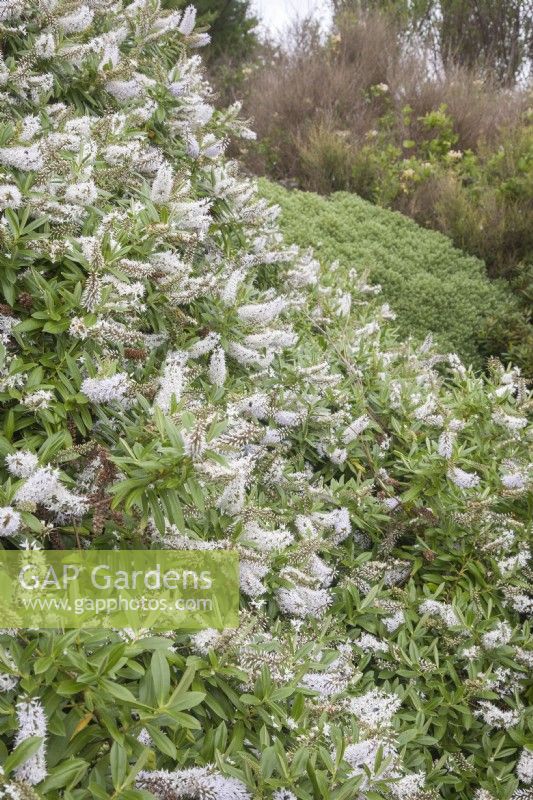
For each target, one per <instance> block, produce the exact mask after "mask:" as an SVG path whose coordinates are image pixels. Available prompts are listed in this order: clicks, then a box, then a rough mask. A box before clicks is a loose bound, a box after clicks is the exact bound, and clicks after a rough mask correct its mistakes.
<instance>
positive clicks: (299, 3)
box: [252, 0, 331, 39]
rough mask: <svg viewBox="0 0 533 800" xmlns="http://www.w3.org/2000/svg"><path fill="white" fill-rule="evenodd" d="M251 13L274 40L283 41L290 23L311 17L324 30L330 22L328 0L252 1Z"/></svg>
mask: <svg viewBox="0 0 533 800" xmlns="http://www.w3.org/2000/svg"><path fill="white" fill-rule="evenodd" d="M252 6H253V11H254V13H255V14H257V16H258V17H259V18H260V20H261V27H263V28H265V29H266V30H267V31H268V32H269V33H271V34H272V35H274V36H275V37H276V38H279V39H283V38H285V34H286V32H287V30H288V29H289V28H290V26H291V23H293V22H294V21H295V20H297V19H302V18H304V17H308V16H310V15H312V16H313V17H314V18H315V19H316V20H319V21H321V22H322V26H323V28H324V29H326V28H327V27H328V26H329V23H330V22H331V4H330V2H329V0H253V4H252Z"/></svg>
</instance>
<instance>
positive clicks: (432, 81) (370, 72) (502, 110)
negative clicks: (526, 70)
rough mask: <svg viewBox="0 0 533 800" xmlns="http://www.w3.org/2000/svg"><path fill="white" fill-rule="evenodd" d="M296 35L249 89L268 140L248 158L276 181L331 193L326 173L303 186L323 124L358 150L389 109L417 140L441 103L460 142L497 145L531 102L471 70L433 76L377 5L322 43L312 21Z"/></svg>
mask: <svg viewBox="0 0 533 800" xmlns="http://www.w3.org/2000/svg"><path fill="white" fill-rule="evenodd" d="M293 38H296V40H297V46H296V47H294V48H292V50H291V52H288V53H287V52H285V53H278V54H276V55H274V56H273V57H272V58H271V59H270V60H268V61H267V63H265V64H262V65H260V66H259V67H257V68H256V69H255V70H254V71H253V72H252V74H251V76H250V77H249V80H247V82H246V85H245V87H244V88H245V108H246V111H247V113H248V114H249V115H250V116H251V117H252V119H253V122H254V126H255V129H256V131H257V132H258V135H259V138H260V141H261V142H262V147H261V148H259V149H255V150H253V151H252V152H251V153H250V154H249V155H248V164H249V166H250V167H251V168H252V169H253V170H255V171H256V172H260V173H266V174H270V175H272V176H273V177H276V178H278V179H287V178H289V179H290V178H295V179H297V180H298V181H299V182H300V184H301V185H302V186H303V187H304V188H313V189H317V190H319V191H327V190H328V189H326V188H325V184H327V178H325V179H323V180H322V181H321V183H322V184H324V185H323V186H322V187H319V186H317V185H316V180H314V179H313V181H312V183H311V184H309V183H307V179H306V176H307V174H308V170H307V169H306V166H305V165H306V161H308V159H309V152H310V150H311V149H312V148H311V144H312V141H314V142H315V143H316V142H318V143H320V136H321V135H322V136H323V135H324V132H326V131H329V132H335V133H338V134H339V135H340V136H341V137H342V138H343V139H344V141H345V143H348V144H349V146H353V147H357V146H360V145H361V144H362V143H363V142H364V141H365V140H366V139H367V136H368V132H369V131H372V130H373V129H374V128H375V127H376V126H377V124H378V120H379V119H380V118H381V117H382V116H383V114H384V113H385V112H386V111H388V112H389V113H390V114H391V115H392V126H393V128H394V136H395V138H396V140H397V141H398V142H399V143H401V141H402V140H404V139H413V140H414V141H418V140H419V138H420V136H421V135H422V130H421V123H420V122H419V118H420V117H423V116H424V115H425V114H427V113H429V112H430V111H433V110H435V109H438V108H439V106H441V105H443V104H445V105H446V106H447V108H448V113H449V114H450V115H451V116H452V117H453V119H454V122H455V131H456V133H457V134H458V136H459V140H458V143H457V146H458V147H459V148H460V149H462V150H467V149H473V150H475V149H476V148H477V147H478V146H480V144H481V143H482V142H484V143H489V144H492V145H494V144H495V143H496V142H497V141H498V139H499V137H500V135H501V132H502V129H503V128H505V129H509V127H512V126H513V125H515V124H517V123H518V120H519V119H520V117H521V115H522V113H523V111H524V109H525V107H526V105H527V96H526V94H525V93H524V92H519V91H511V90H505V89H502V88H498V87H496V86H495V85H491V84H490V83H488V82H487V81H486V80H485V81H482V80H480V79H479V77H478V76H477V75H476V74H475V73H473V72H471V71H467V70H464V69H460V68H454V69H453V70H451V71H448V73H447V74H446V75H442V76H436V75H431V74H429V72H428V69H427V62H426V61H425V60H424V58H423V57H422V55H420V54H414V53H411V54H406V47H405V43H402V41H401V38H400V36H399V34H398V31H397V30H396V29H395V27H394V24H393V22H392V21H390V20H389V19H387V18H386V17H383V16H381V15H380V14H378V13H375V12H374V13H366V14H360V15H358V16H357V17H356V16H355V15H354V14H345V15H344V16H343V17H342V18H341V19H340V21H339V26H338V36H334V37H332V39H330V41H329V42H328V43H327V44H325V45H324V44H321V43H320V42H319V40H318V36H317V32H316V30H315V29H314V28H313V27H312V26H311V25H309V24H308V23H307V24H306V23H303V24H302V25H301V26H300V29H299V30H298V31H297V32H296V34H295V36H294V37H293ZM378 84H386V85H387V86H388V87H389V92H387V93H386V96H382V95H380V94H379V93H376V92H373V91H372V87H375V86H376V85H378ZM406 106H410V107H411V108H412V110H413V112H412V115H411V122H410V124H409V125H408V126H406V125H405V123H404V119H403V114H402V110H403V109H404V108H405V107H406ZM338 182H339V181H338V179H337V181H336V184H338ZM335 188H339V187H338V185H333V186H331V187H330V188H329V190H330V191H331V190H332V189H335ZM345 188H351V187H350V186H348V185H347V186H346V187H345Z"/></svg>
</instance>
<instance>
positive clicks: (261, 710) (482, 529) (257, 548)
mask: <svg viewBox="0 0 533 800" xmlns="http://www.w3.org/2000/svg"><path fill="white" fill-rule="evenodd" d="M0 8H1V15H0V21H1V26H2V37H3V39H2V48H3V61H2V67H1V71H0V74H1V82H2V87H3V88H2V91H3V95H2V100H3V102H2V106H1V125H2V127H1V147H0V164H1V178H0V197H1V202H2V209H3V210H2V223H1V227H0V230H1V235H2V244H3V247H2V256H1V259H2V262H1V265H2V270H1V287H2V307H1V317H0V324H1V331H2V372H1V378H0V380H1V383H0V392H1V400H2V416H1V419H0V423H1V431H2V435H1V437H0V451H1V455H2V478H3V484H2V490H1V496H0V534H1V537H2V545H3V546H4V547H6V548H21V549H22V548H64V547H66V548H76V547H80V548H100V549H110V548H114V547H120V548H123V549H128V548H136V549H139V548H140V549H142V548H147V549H158V548H178V549H197V548H203V547H208V548H230V549H234V550H237V551H238V552H239V554H240V558H241V589H242V616H241V623H240V626H239V628H238V629H237V630H231V631H216V630H207V631H201V632H199V633H197V634H195V635H193V636H190V635H188V634H186V633H184V632H180V631H175V632H172V633H170V634H169V635H168V636H156V635H153V634H151V632H150V631H144V632H142V631H141V632H137V633H135V632H133V631H129V630H120V631H107V632H106V631H102V630H98V629H95V630H83V631H71V632H67V633H61V632H59V631H37V630H32V631H29V630H27V631H19V632H17V631H16V630H14V629H12V628H10V627H9V626H10V622H11V621H10V620H9V619H5V620H4V622H3V625H4V626H5V627H4V628H3V629H2V631H1V634H0V645H1V647H0V661H1V664H2V674H1V675H0V688H1V692H2V694H1V697H0V710H1V716H0V760H1V761H2V764H3V772H2V777H1V781H2V786H1V787H0V792H1V794H2V796H4V797H6V798H39V797H44V798H50V800H55V798H60V797H63V798H66V799H67V800H69V799H70V800H88V799H89V798H96V799H101V798H110V797H111V798H115V799H116V800H118V799H119V798H121V800H149V798H154V797H155V798H161V800H163V799H164V800H182V799H183V800H184V799H185V798H190V800H192V799H193V798H194V799H195V800H207V798H209V800H247V799H249V798H252V797H253V798H274V800H294V798H298V799H299V800H311V799H312V798H331V800H348V798H353V797H367V798H369V800H370V798H377V797H383V798H399V799H400V800H404V799H407V800H415V798H416V800H430V798H436V797H442V798H450V799H451V798H460V799H461V800H471V798H472V797H476V798H477V800H490V798H502V799H503V798H510V797H512V798H514V800H522V798H526V797H527V796H528V793H529V791H530V790H529V789H528V788H527V786H528V785H529V784H530V783H531V777H532V768H531V767H532V757H531V752H530V749H528V748H531V744H532V738H531V717H529V716H528V710H527V703H528V690H527V676H528V670H529V669H530V668H531V665H532V659H533V656H532V652H531V640H530V633H529V625H528V623H527V622H526V616H527V614H528V613H530V611H531V605H532V603H531V598H530V596H529V594H528V588H527V578H528V576H529V575H530V573H529V572H528V565H527V558H528V551H527V547H528V535H529V533H530V529H529V527H528V526H529V525H530V522H531V506H532V502H531V494H530V493H528V491H529V488H530V486H531V464H530V461H529V460H530V450H529V445H530V443H531V428H530V427H528V421H527V418H526V414H527V412H528V410H529V408H530V404H531V400H530V396H529V394H528V392H527V390H526V386H525V383H524V380H523V379H522V378H521V377H520V374H519V371H518V370H514V369H507V370H506V369H504V368H503V367H502V366H501V364H499V363H498V362H493V363H492V364H491V370H490V374H489V375H488V376H487V377H486V378H482V377H477V376H476V375H475V374H474V373H472V372H471V371H470V370H469V369H467V368H466V367H465V366H463V364H462V362H461V361H460V359H459V357H458V356H457V355H454V354H452V355H451V356H449V357H446V356H440V355H438V354H437V353H436V352H435V351H434V350H433V349H432V346H431V343H430V341H429V340H428V341H426V342H425V344H424V346H423V347H416V348H412V347H411V346H410V345H409V344H401V343H399V342H398V340H397V339H396V338H395V337H394V335H392V334H391V333H389V332H388V330H387V321H388V320H391V319H392V318H393V316H394V315H393V313H392V312H391V309H390V307H389V306H388V305H387V304H386V303H385V304H383V303H381V302H380V301H379V300H376V299H375V297H374V295H375V288H374V287H372V286H369V285H368V284H367V281H366V280H365V278H364V276H363V275H362V274H361V275H357V274H356V272H355V270H352V271H351V272H350V273H349V275H348V277H349V284H347V283H346V273H345V272H344V271H342V270H339V269H335V268H326V269H322V268H321V267H320V265H319V263H318V262H317V261H315V260H314V259H313V257H312V256H311V255H310V254H303V255H299V254H298V252H297V251H296V249H295V248H289V249H287V248H285V247H284V246H283V242H282V239H281V236H280V235H279V232H278V230H277V227H276V224H275V216H276V213H275V211H274V210H272V209H269V207H268V206H267V204H266V202H265V201H264V200H261V199H258V197H257V195H256V192H255V187H254V185H253V184H252V183H250V182H249V181H247V180H244V179H242V178H241V177H240V176H239V174H238V170H237V167H236V165H235V164H232V163H230V162H228V161H227V160H226V159H225V158H224V155H223V151H224V145H225V142H226V139H227V137H228V136H229V135H244V136H249V135H250V134H249V132H248V129H247V128H246V126H245V125H243V123H241V122H239V121H238V119H237V115H236V112H237V109H231V110H229V111H223V112H216V111H215V110H214V108H213V106H212V103H211V97H210V94H209V88H208V87H207V86H206V85H205V83H204V82H203V79H202V75H201V70H200V63H199V59H198V57H197V56H195V55H193V56H190V55H188V53H187V47H188V46H194V45H198V44H203V43H205V41H206V37H205V35H204V34H202V33H201V32H200V33H197V32H195V31H194V11H193V10H192V9H191V8H188V9H187V10H186V11H185V12H184V13H182V12H176V13H168V12H164V11H162V10H161V8H160V6H159V5H158V3H157V2H155V1H154V0H135V2H132V3H128V2H125V3H109V2H107V0H101V1H98V0H92V2H91V4H90V5H83V4H79V3H77V2H70V0H57V2H54V0H41V2H30V3H22V2H18V0H9V1H8V2H4V3H3V4H2V6H1V7H0ZM380 235H381V234H380Z"/></svg>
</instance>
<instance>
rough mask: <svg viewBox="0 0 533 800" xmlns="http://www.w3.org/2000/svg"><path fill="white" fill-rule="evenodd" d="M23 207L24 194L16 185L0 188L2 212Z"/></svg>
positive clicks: (6, 185)
mask: <svg viewBox="0 0 533 800" xmlns="http://www.w3.org/2000/svg"><path fill="white" fill-rule="evenodd" d="M21 205H22V194H21V193H20V189H19V188H18V187H17V186H15V185H14V184H12V183H10V184H2V185H1V186H0V211H3V210H4V209H6V208H19V206H21Z"/></svg>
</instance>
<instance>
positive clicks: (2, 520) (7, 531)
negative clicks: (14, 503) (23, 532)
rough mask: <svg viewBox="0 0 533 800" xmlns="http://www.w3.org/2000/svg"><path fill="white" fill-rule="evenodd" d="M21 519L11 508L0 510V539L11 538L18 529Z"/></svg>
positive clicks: (5, 507)
mask: <svg viewBox="0 0 533 800" xmlns="http://www.w3.org/2000/svg"><path fill="white" fill-rule="evenodd" d="M20 523H21V518H20V514H19V513H18V511H15V509H13V508H11V506H4V507H3V508H0V537H3V536H12V535H13V534H14V533H16V532H17V531H18V529H19V528H20Z"/></svg>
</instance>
